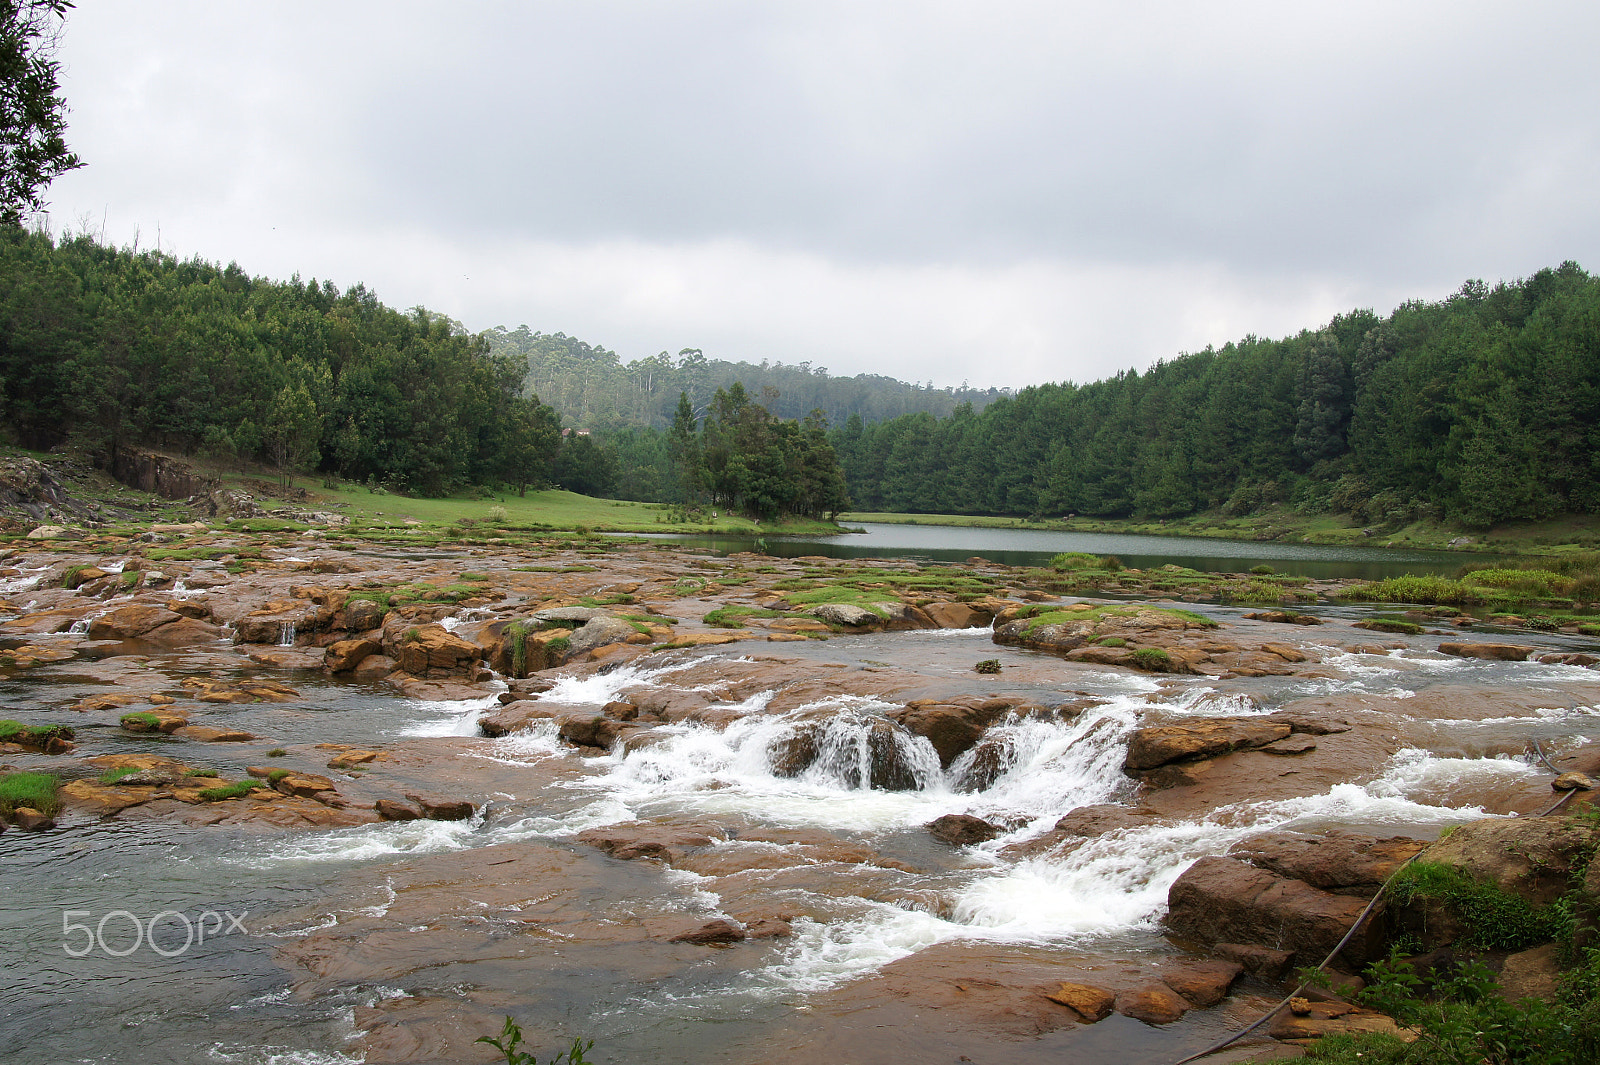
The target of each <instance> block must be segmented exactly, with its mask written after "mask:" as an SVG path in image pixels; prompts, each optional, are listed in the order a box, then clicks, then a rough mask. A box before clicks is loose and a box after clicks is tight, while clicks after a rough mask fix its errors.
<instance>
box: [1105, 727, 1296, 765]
mask: <svg viewBox="0 0 1600 1065" xmlns="http://www.w3.org/2000/svg"><path fill="white" fill-rule="evenodd" d="M1291 732H1292V728H1291V726H1289V725H1288V724H1286V723H1284V722H1279V721H1268V720H1265V719H1263V718H1249V717H1237V718H1230V717H1212V718H1195V719H1193V720H1190V721H1186V722H1184V723H1183V724H1181V725H1159V726H1156V727H1154V728H1142V729H1139V730H1138V731H1137V732H1135V733H1134V734H1133V738H1132V739H1131V740H1130V741H1129V743H1128V756H1127V759H1126V762H1125V765H1126V766H1127V768H1128V769H1130V770H1134V771H1138V770H1144V769H1154V768H1156V767H1157V766H1161V765H1166V764H1167V763H1168V762H1176V761H1179V760H1182V759H1189V758H1214V757H1216V756H1217V755H1220V754H1227V753H1229V752H1230V751H1237V750H1241V749H1245V748H1250V747H1264V746H1266V745H1267V744H1269V743H1274V742H1276V741H1278V740H1282V739H1287V738H1288V737H1289V735H1290V733H1291Z"/></svg>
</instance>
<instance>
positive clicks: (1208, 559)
mask: <svg viewBox="0 0 1600 1065" xmlns="http://www.w3.org/2000/svg"><path fill="white" fill-rule="evenodd" d="M850 527H851V528H858V529H862V530H864V531H863V532H860V533H840V534H835V535H832V536H765V537H753V536H730V535H676V534H672V533H659V534H654V533H653V534H647V535H649V536H650V537H651V538H652V539H665V540H668V541H670V542H672V543H679V544H683V545H685V546H689V547H702V548H708V549H710V550H712V551H715V552H717V553H719V554H731V553H733V552H738V551H756V552H760V553H763V554H768V555H776V556H778V557H780V558H794V557H797V556H800V555H825V556H827V557H829V558H913V559H918V560H922V561H934V562H961V561H964V560H966V559H967V558H970V557H971V556H973V555H981V556H983V557H984V558H986V559H989V560H990V561H992V562H1000V563H1004V564H1005V565H1008V566H1043V565H1046V564H1048V563H1049V561H1050V559H1051V558H1052V557H1054V556H1055V555H1058V554H1060V553H1062V552H1064V551H1082V552H1085V553H1087V554H1091V555H1097V556H1098V555H1116V556H1117V557H1118V558H1120V559H1121V560H1122V561H1123V562H1124V563H1126V564H1127V565H1129V566H1134V567H1137V568H1140V569H1149V568H1152V567H1159V566H1165V565H1168V564H1172V565H1178V566H1185V567H1188V568H1190V569H1197V570H1207V571H1213V572H1222V573H1230V572H1232V573H1242V572H1246V571H1248V570H1249V569H1251V568H1252V567H1254V566H1271V567H1272V568H1273V569H1274V570H1276V571H1277V572H1279V573H1289V574H1293V575H1295V576H1299V577H1310V578H1313V579H1330V578H1354V579H1361V580H1381V579H1383V578H1385V577H1399V576H1403V575H1405V574H1407V573H1417V574H1422V573H1436V574H1443V575H1452V574H1454V573H1455V571H1456V570H1457V569H1458V568H1460V566H1461V565H1462V564H1463V563H1467V562H1475V561H1480V560H1483V559H1486V558H1492V557H1496V556H1492V555H1484V554H1479V553H1475V552H1468V551H1424V550H1420V549H1412V548H1399V547H1392V548H1381V547H1343V546H1337V545H1332V544H1289V543H1277V542H1273V541H1256V540H1214V539H1208V538H1202V537H1186V536H1141V535H1134V534H1127V533H1079V532H1060V531H1055V530H1047V529H993V528H981V527H975V526H958V525H886V524H878V523H872V522H864V523H861V524H852V525H851V526H850Z"/></svg>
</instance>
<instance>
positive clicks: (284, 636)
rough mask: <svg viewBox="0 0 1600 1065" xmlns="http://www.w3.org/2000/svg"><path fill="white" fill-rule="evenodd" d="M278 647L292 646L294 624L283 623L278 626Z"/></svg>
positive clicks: (290, 622) (289, 622)
mask: <svg viewBox="0 0 1600 1065" xmlns="http://www.w3.org/2000/svg"><path fill="white" fill-rule="evenodd" d="M278 646H279V647H293V646H294V622H292V621H285V622H281V623H280V624H279V625H278Z"/></svg>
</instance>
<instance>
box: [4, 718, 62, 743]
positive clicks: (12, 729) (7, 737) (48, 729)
mask: <svg viewBox="0 0 1600 1065" xmlns="http://www.w3.org/2000/svg"><path fill="white" fill-rule="evenodd" d="M74 735H75V733H74V732H73V731H72V729H71V728H69V727H67V726H66V725H24V724H23V723H22V722H20V721H11V720H5V721H0V743H20V744H22V745H23V746H24V747H43V746H44V745H45V744H47V743H49V742H50V740H51V739H53V738H59V739H63V740H70V739H72V738H73V736H74Z"/></svg>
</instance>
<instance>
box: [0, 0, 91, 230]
mask: <svg viewBox="0 0 1600 1065" xmlns="http://www.w3.org/2000/svg"><path fill="white" fill-rule="evenodd" d="M71 7H72V3H71V2H70V0H0V225H17V224H19V223H20V222H21V220H22V217H23V215H24V214H26V213H29V212H32V211H38V210H41V209H42V208H43V207H44V190H45V187H46V186H47V185H49V184H50V182H51V181H52V180H53V179H54V178H55V177H56V176H57V175H59V174H63V173H65V172H66V171H68V170H74V169H76V168H78V167H80V166H82V165H83V163H82V161H81V160H79V158H78V157H77V156H76V155H74V154H73V153H72V152H71V151H70V150H68V148H67V142H66V129H67V125H66V114H67V105H66V101H64V100H63V99H62V98H61V95H60V87H59V85H58V84H57V75H58V74H59V73H60V64H58V63H57V62H56V58H55V53H56V42H57V40H58V38H59V36H60V33H61V26H62V20H63V19H65V18H66V14H67V11H68V10H69V9H70V8H71Z"/></svg>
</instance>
